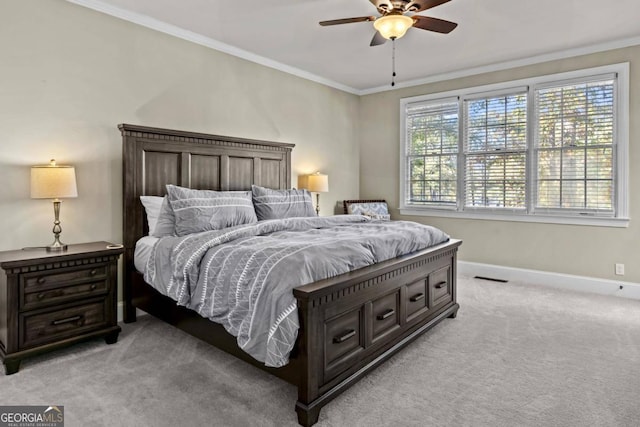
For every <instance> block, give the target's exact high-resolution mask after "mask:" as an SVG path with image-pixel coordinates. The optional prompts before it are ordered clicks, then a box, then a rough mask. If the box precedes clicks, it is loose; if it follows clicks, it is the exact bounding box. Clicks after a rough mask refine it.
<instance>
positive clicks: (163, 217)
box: [149, 196, 176, 237]
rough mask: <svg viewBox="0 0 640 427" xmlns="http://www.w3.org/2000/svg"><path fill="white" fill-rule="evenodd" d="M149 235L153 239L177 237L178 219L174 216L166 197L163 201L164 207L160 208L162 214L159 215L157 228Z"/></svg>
mask: <svg viewBox="0 0 640 427" xmlns="http://www.w3.org/2000/svg"><path fill="white" fill-rule="evenodd" d="M149 235H151V236H153V237H164V236H175V235H176V217H175V215H173V209H171V205H170V204H169V199H168V198H167V196H164V197H163V199H162V205H161V206H160V214H159V215H158V220H157V221H156V226H155V228H154V229H153V231H152V232H150V233H149Z"/></svg>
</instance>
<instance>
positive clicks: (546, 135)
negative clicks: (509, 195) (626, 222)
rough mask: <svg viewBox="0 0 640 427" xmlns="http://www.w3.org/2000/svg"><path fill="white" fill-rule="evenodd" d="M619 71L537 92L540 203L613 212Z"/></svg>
mask: <svg viewBox="0 0 640 427" xmlns="http://www.w3.org/2000/svg"><path fill="white" fill-rule="evenodd" d="M614 77H615V76H613V77H612V78H609V79H604V80H599V81H586V82H574V83H571V84H564V85H559V86H555V87H546V88H541V89H537V90H536V92H535V100H536V112H537V125H536V140H535V142H536V144H535V159H536V163H537V180H536V186H535V189H536V198H535V209H536V210H537V211H553V210H561V211H578V212H580V213H583V212H584V213H585V214H588V213H589V212H593V213H598V214H610V215H613V214H614V197H615V190H614V189H615V174H614V161H615V159H614V153H615V142H614V141H615V135H614V129H615V100H614V93H615V87H614V85H615V79H614Z"/></svg>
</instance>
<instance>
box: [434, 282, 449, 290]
mask: <svg viewBox="0 0 640 427" xmlns="http://www.w3.org/2000/svg"><path fill="white" fill-rule="evenodd" d="M445 286H447V282H445V281H442V282H438V283H436V286H435V288H436V289H442V288H444V287H445Z"/></svg>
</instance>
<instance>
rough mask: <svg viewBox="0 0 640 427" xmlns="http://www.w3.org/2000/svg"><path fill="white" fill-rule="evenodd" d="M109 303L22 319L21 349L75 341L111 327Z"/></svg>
mask: <svg viewBox="0 0 640 427" xmlns="http://www.w3.org/2000/svg"><path fill="white" fill-rule="evenodd" d="M106 303H107V300H106V299H103V300H99V301H96V302H93V303H90V304H84V305H78V306H75V307H70V308H65V309H62V310H55V311H49V312H45V313H40V314H31V313H26V314H22V315H20V330H21V331H23V333H22V334H21V335H20V347H21V348H27V347H32V346H35V345H39V344H43V343H46V342H49V341H57V340H60V339H63V338H65V337H71V336H74V335H77V334H78V333H81V332H86V331H87V330H90V329H93V328H99V327H103V326H106V325H107V323H108V319H107V315H106V313H107V312H108V307H107V304H106Z"/></svg>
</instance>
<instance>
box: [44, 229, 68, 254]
mask: <svg viewBox="0 0 640 427" xmlns="http://www.w3.org/2000/svg"><path fill="white" fill-rule="evenodd" d="M45 248H46V249H47V252H62V251H66V250H67V244H66V243H62V242H61V241H60V233H55V234H54V239H53V243H52V244H50V245H49V246H45Z"/></svg>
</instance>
